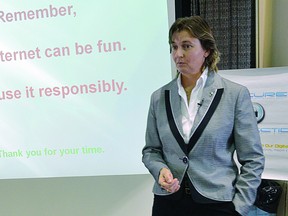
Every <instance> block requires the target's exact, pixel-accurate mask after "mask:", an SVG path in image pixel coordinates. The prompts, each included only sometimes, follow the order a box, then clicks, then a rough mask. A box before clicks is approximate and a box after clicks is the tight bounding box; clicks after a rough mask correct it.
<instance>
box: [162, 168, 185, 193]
mask: <svg viewBox="0 0 288 216" xmlns="http://www.w3.org/2000/svg"><path fill="white" fill-rule="evenodd" d="M158 183H159V185H160V186H161V187H162V188H163V189H164V190H166V191H167V192H169V193H175V192H177V191H178V190H179V189H180V185H179V180H178V179H177V178H174V177H173V175H172V173H171V171H170V170H169V169H167V168H162V169H161V171H160V175H159V181H158Z"/></svg>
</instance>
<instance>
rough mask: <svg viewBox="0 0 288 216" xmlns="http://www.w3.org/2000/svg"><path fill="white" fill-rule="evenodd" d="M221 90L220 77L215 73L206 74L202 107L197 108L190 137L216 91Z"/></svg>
mask: <svg viewBox="0 0 288 216" xmlns="http://www.w3.org/2000/svg"><path fill="white" fill-rule="evenodd" d="M221 88H223V85H222V82H221V77H220V76H219V75H218V74H216V72H210V71H209V73H208V77H207V81H206V84H205V86H204V89H203V93H202V105H201V106H200V107H199V109H198V112H197V114H196V117H195V120H194V124H193V127H192V131H193V132H192V135H193V133H194V132H195V130H196V129H197V127H198V126H199V124H200V123H201V121H202V120H203V118H204V116H205V115H206V113H207V111H208V109H209V107H210V105H211V103H212V100H213V98H214V96H215V94H216V91H217V89H221Z"/></svg>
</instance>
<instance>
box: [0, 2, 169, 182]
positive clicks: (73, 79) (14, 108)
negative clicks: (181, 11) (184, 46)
mask: <svg viewBox="0 0 288 216" xmlns="http://www.w3.org/2000/svg"><path fill="white" fill-rule="evenodd" d="M0 26H1V34H0V77H1V79H0V115H1V121H0V134H1V136H0V166H1V172H0V178H2V179H5V178H38V177H65V176H94V175H123V174H141V173H147V171H146V169H145V168H144V166H143V164H142V163H141V149H142V147H143V146H144V136H145V127H146V116H147V111H148V106H149V98H150V95H151V93H152V91H154V90H156V89H157V88H159V87H160V86H161V85H163V84H165V83H166V82H168V81H169V80H170V79H171V73H170V71H171V68H170V57H169V46H168V15H167V2H166V0H165V1H164V0H157V1H154V0H143V1H134V0H122V1H118V0H110V1H98V0H97V1H89V3H88V2H87V1H86V2H85V1H84V2H81V1H63V0H57V1H56V0H54V1H32V2H31V0H29V1H28V0H23V1H4V3H3V2H1V8H0Z"/></svg>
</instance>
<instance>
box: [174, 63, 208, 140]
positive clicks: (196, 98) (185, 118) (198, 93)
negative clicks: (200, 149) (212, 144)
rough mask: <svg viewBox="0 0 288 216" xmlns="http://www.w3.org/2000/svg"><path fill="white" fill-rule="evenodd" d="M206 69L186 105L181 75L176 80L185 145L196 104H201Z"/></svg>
mask: <svg viewBox="0 0 288 216" xmlns="http://www.w3.org/2000/svg"><path fill="white" fill-rule="evenodd" d="M207 74H208V68H206V69H205V70H204V71H203V73H202V74H201V76H200V77H199V79H198V80H197V82H196V85H195V87H194V88H193V90H192V92H191V95H190V101H189V104H188V101H187V96H186V93H185V90H184V87H183V86H182V84H181V74H179V76H178V79H177V84H178V94H179V95H180V96H181V98H182V100H181V112H182V127H183V132H184V137H183V138H184V141H185V143H188V142H189V139H190V136H191V132H192V131H191V129H192V126H193V123H194V120H195V116H196V114H197V111H198V109H199V105H198V103H201V102H202V93H203V88H204V86H205V83H206V80H207Z"/></svg>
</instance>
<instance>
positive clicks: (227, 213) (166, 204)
mask: <svg viewBox="0 0 288 216" xmlns="http://www.w3.org/2000/svg"><path fill="white" fill-rule="evenodd" d="M237 215H239V214H238V213H237V212H236V211H235V207H234V204H233V203H232V202H217V203H197V202H195V201H194V200H193V199H192V198H191V196H187V195H183V196H182V197H181V198H180V199H169V198H168V197H165V196H157V195H154V203H153V208H152V216H237Z"/></svg>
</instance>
